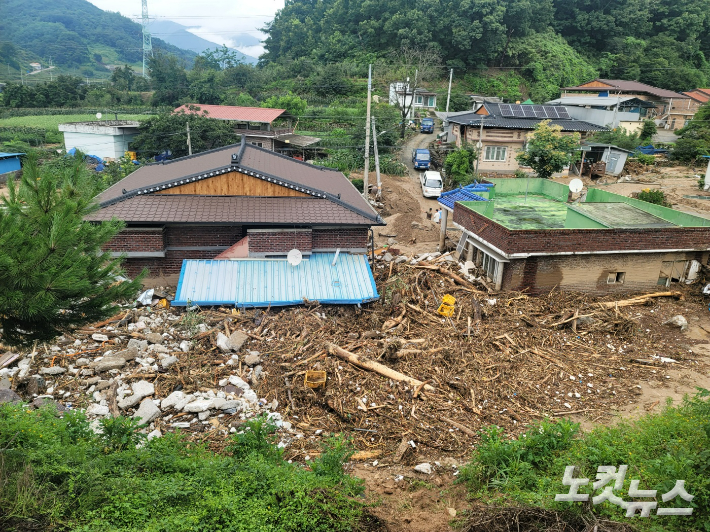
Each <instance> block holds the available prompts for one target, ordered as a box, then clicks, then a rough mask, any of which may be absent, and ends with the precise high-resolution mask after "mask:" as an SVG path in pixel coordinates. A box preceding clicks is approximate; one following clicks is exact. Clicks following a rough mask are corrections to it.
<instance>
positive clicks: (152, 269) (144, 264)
mask: <svg viewBox="0 0 710 532" xmlns="http://www.w3.org/2000/svg"><path fill="white" fill-rule="evenodd" d="M218 254H219V251H209V250H206V251H198V250H168V251H166V252H165V257H158V258H147V259H134V258H129V259H126V260H125V261H124V262H123V267H124V268H125V270H126V273H127V274H128V276H129V277H135V276H136V275H138V274H139V273H140V272H141V271H143V268H147V269H148V277H158V276H163V275H172V274H177V273H180V269H181V268H182V261H183V259H213V258H214V257H215V256H216V255H218Z"/></svg>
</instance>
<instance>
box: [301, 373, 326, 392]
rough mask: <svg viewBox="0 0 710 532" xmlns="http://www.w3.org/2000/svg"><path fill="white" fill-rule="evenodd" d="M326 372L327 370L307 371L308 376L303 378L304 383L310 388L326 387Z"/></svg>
mask: <svg viewBox="0 0 710 532" xmlns="http://www.w3.org/2000/svg"><path fill="white" fill-rule="evenodd" d="M325 381H326V373H325V371H315V370H310V369H309V370H308V371H306V376H305V377H304V378H303V384H305V385H306V387H308V388H325Z"/></svg>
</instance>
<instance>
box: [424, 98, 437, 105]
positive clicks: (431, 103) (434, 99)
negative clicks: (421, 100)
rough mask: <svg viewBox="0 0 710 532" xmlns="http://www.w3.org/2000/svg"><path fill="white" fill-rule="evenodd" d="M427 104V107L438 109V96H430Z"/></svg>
mask: <svg viewBox="0 0 710 532" xmlns="http://www.w3.org/2000/svg"><path fill="white" fill-rule="evenodd" d="M426 104H427V105H426V106H427V107H436V96H429V97H428V98H427V102H426Z"/></svg>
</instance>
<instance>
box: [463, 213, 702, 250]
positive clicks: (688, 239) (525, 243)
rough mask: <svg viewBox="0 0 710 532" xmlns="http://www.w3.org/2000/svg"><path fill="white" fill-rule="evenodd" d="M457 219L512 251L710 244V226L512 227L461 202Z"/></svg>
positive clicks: (683, 247) (638, 248)
mask: <svg viewBox="0 0 710 532" xmlns="http://www.w3.org/2000/svg"><path fill="white" fill-rule="evenodd" d="M454 222H456V223H457V224H459V225H461V226H462V227H464V228H465V229H466V230H468V231H470V232H472V233H474V234H476V235H478V236H480V237H481V238H483V239H484V240H485V241H486V242H489V243H490V244H492V245H494V246H495V247H497V248H498V249H500V250H502V251H503V252H505V253H508V254H513V253H545V252H547V253H559V252H582V251H587V252H589V251H627V250H640V249H659V250H662V249H703V248H707V247H708V245H709V244H710V227H671V228H658V229H549V230H515V231H511V230H509V229H506V228H505V227H503V226H502V225H500V224H497V223H496V222H494V221H492V220H490V219H489V218H486V217H485V216H482V215H480V214H478V213H477V212H474V211H472V210H470V209H467V208H465V207H462V206H460V205H456V206H455V208H454Z"/></svg>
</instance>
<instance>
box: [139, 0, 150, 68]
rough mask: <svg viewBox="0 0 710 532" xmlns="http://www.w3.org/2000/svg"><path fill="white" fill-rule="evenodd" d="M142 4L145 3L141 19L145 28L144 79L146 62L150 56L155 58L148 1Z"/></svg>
mask: <svg viewBox="0 0 710 532" xmlns="http://www.w3.org/2000/svg"><path fill="white" fill-rule="evenodd" d="M141 2H142V3H143V18H142V19H141V26H143V77H145V62H146V59H147V57H148V55H150V57H153V42H152V41H151V39H150V30H149V29H148V0H141Z"/></svg>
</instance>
